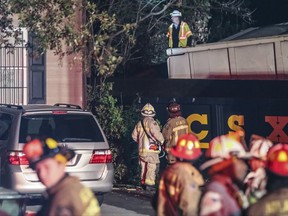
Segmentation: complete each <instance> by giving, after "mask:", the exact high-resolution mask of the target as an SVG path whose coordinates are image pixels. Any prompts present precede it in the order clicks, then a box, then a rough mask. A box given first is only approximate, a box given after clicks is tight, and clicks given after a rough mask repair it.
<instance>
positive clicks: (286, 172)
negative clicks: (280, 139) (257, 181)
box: [266, 143, 288, 176]
mask: <svg viewBox="0 0 288 216" xmlns="http://www.w3.org/2000/svg"><path fill="white" fill-rule="evenodd" d="M266 168H267V170H269V171H271V172H272V173H275V174H277V175H280V176H288V144H281V143H278V144H276V145H274V146H272V147H271V148H270V150H269V151H268V153H267V162H266Z"/></svg>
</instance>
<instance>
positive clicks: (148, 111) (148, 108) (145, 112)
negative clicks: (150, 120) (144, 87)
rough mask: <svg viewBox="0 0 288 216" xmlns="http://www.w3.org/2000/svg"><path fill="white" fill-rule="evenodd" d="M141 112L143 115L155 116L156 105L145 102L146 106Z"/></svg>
mask: <svg viewBox="0 0 288 216" xmlns="http://www.w3.org/2000/svg"><path fill="white" fill-rule="evenodd" d="M141 114H142V116H150V117H153V116H155V114H156V112H155V109H154V107H153V106H152V105H151V104H150V103H147V104H145V106H144V107H143V108H142V110H141Z"/></svg>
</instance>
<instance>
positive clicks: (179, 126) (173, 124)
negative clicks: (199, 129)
mask: <svg viewBox="0 0 288 216" xmlns="http://www.w3.org/2000/svg"><path fill="white" fill-rule="evenodd" d="M167 111H168V115H169V119H168V120H167V122H166V124H165V125H164V127H163V130H162V134H163V136H164V139H165V142H164V143H165V144H164V145H165V151H166V153H167V160H168V164H172V163H175V162H176V158H175V157H174V156H173V155H171V153H170V150H171V148H173V147H174V146H175V145H176V143H177V140H178V138H179V137H180V136H181V135H182V134H187V133H188V123H187V121H186V119H185V118H183V117H182V116H181V109H180V104H178V103H176V102H172V103H170V104H169V105H168V106H167Z"/></svg>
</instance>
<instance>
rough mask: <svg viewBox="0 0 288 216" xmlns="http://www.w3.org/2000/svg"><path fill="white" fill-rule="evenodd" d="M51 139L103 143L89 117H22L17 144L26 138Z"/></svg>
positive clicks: (79, 115) (49, 115) (99, 133)
mask: <svg viewBox="0 0 288 216" xmlns="http://www.w3.org/2000/svg"><path fill="white" fill-rule="evenodd" d="M41 136H42V137H52V138H54V139H56V140H57V141H58V142H104V138H103V136H102V134H101V131H100V129H99V127H98V125H97V123H96V121H95V119H94V118H93V116H91V115H82V114H56V115H53V114H41V115H27V116H22V118H21V126H20V136H19V142H20V143H25V142H26V139H27V137H31V138H35V137H41Z"/></svg>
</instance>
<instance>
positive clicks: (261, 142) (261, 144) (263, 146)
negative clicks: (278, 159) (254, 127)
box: [250, 134, 273, 160]
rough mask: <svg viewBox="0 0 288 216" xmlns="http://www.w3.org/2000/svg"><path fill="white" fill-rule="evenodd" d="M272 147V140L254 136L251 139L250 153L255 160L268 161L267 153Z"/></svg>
mask: <svg viewBox="0 0 288 216" xmlns="http://www.w3.org/2000/svg"><path fill="white" fill-rule="evenodd" d="M272 145H273V143H272V142H271V141H270V140H268V139H265V138H264V137H261V136H258V135H255V134H253V135H252V136H251V139H250V153H251V154H252V156H253V157H254V158H257V159H261V160H266V156H267V152H268V150H269V148H270V147H271V146H272Z"/></svg>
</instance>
